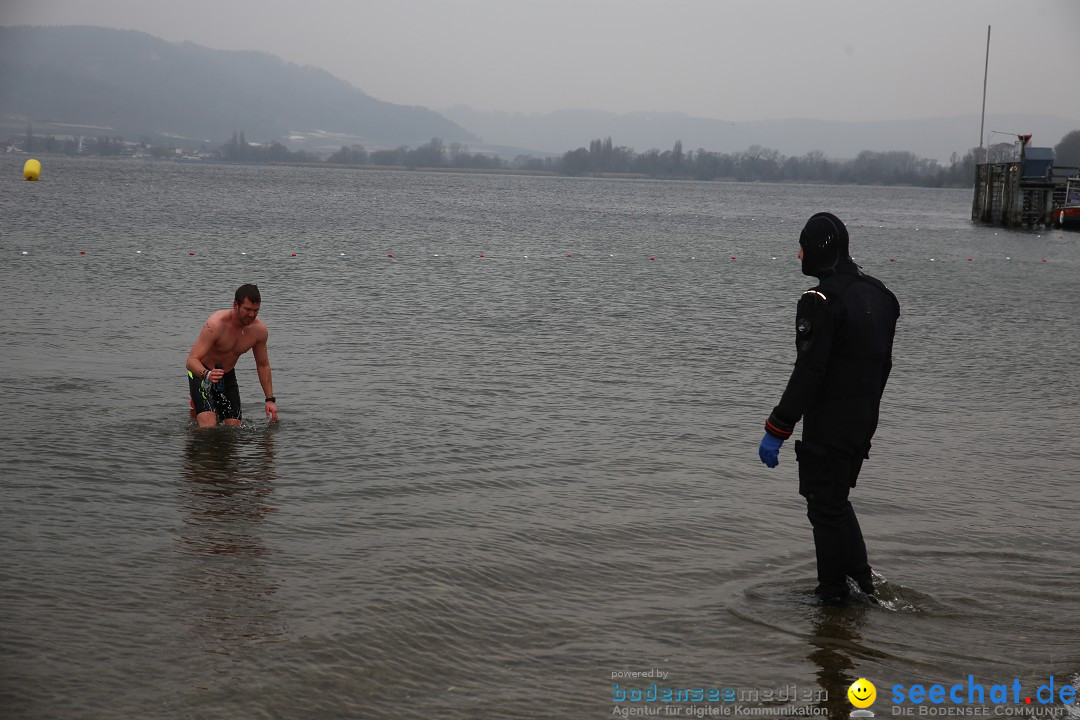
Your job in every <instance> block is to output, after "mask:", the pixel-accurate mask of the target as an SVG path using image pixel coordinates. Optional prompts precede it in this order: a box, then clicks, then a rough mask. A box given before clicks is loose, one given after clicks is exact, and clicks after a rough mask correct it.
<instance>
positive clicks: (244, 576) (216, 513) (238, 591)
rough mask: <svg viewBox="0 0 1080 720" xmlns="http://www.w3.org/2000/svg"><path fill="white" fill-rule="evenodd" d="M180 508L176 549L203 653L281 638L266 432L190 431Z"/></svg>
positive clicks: (269, 439) (270, 447)
mask: <svg viewBox="0 0 1080 720" xmlns="http://www.w3.org/2000/svg"><path fill="white" fill-rule="evenodd" d="M185 450H186V452H185V458H184V460H185V462H184V466H183V473H182V476H181V480H182V483H181V484H180V498H179V502H180V505H181V507H182V509H183V510H184V516H183V521H184V526H183V528H182V529H181V532H180V535H179V538H178V541H177V551H178V553H179V554H180V556H181V557H182V558H183V559H184V562H183V571H182V574H181V577H182V587H181V588H180V590H181V594H182V595H183V596H185V597H187V598H189V600H190V605H191V608H190V614H189V618H190V622H191V625H192V628H193V629H194V630H195V632H196V633H197V634H198V635H199V637H200V638H201V640H202V644H203V647H204V649H205V650H206V651H207V652H212V653H222V654H226V655H229V654H232V653H233V652H234V651H235V650H236V649H238V648H239V647H242V646H244V645H247V644H250V643H257V642H261V641H265V640H268V639H272V638H275V637H279V636H281V635H283V634H284V632H285V630H284V628H283V627H282V626H281V624H280V620H279V619H278V617H277V616H278V614H279V612H280V607H279V605H278V603H277V602H276V599H275V595H276V593H277V590H278V587H279V586H278V582H277V581H275V580H274V579H273V578H271V577H270V576H269V574H268V572H267V568H268V562H267V561H268V556H269V555H270V554H271V553H272V551H271V550H270V549H269V548H267V546H266V542H265V541H264V539H263V536H262V524H263V521H264V520H265V519H266V517H267V516H268V515H269V514H271V513H273V512H275V511H276V508H275V507H274V506H273V504H272V502H273V492H274V480H275V467H274V434H273V431H272V429H271V430H258V431H255V430H251V429H248V428H243V427H240V428H226V427H220V428H211V429H206V430H197V431H193V432H191V433H190V437H189V438H188V439H187V443H186V448H185Z"/></svg>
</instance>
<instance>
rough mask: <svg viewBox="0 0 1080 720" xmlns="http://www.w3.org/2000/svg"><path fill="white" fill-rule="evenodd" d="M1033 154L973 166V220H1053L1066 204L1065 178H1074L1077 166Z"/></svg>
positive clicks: (1005, 222)
mask: <svg viewBox="0 0 1080 720" xmlns="http://www.w3.org/2000/svg"><path fill="white" fill-rule="evenodd" d="M1042 149H1043V148H1031V151H1035V150H1042ZM1029 152H1030V151H1029ZM1032 154H1034V155H1036V157H1035V158H1031V157H1027V158H1025V157H1023V156H1022V157H1021V159H1020V160H1019V161H1017V162H1001V163H983V164H980V165H976V166H975V197H974V200H973V201H972V204H971V219H972V220H975V221H978V222H985V223H991V224H993V225H1003V226H1005V227H1021V226H1024V227H1034V226H1035V225H1045V226H1048V227H1049V226H1051V225H1053V224H1054V223H1055V221H1056V218H1057V217H1058V214H1057V212H1056V211H1058V210H1060V209H1061V207H1062V206H1063V205H1064V204H1065V186H1066V181H1067V180H1068V178H1070V177H1073V178H1075V177H1076V175H1077V173H1078V172H1080V168H1075V167H1056V166H1054V164H1053V159H1052V156H1051V158H1050V159H1049V162H1047V158H1044V157H1041V156H1040V155H1041V154H1040V153H1032Z"/></svg>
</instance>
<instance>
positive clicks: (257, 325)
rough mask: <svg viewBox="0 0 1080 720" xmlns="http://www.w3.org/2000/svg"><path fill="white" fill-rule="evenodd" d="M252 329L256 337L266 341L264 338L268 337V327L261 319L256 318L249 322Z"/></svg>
mask: <svg viewBox="0 0 1080 720" xmlns="http://www.w3.org/2000/svg"><path fill="white" fill-rule="evenodd" d="M251 325H252V329H253V330H254V331H255V337H256V339H258V340H260V341H262V342H266V339H267V338H269V337H270V328H268V327H266V323H264V322H263V321H262V320H259V319H256V320H255V322H253V323H251Z"/></svg>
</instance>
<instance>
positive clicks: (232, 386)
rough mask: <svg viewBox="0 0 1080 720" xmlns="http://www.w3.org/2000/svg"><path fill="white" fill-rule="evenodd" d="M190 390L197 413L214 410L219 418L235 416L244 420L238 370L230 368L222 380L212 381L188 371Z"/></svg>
mask: <svg viewBox="0 0 1080 720" xmlns="http://www.w3.org/2000/svg"><path fill="white" fill-rule="evenodd" d="M188 392H190V393H191V404H192V406H193V407H194V408H195V414H196V415H197V414H199V413H204V412H213V413H215V414H216V415H217V418H218V420H226V419H230V418H235V419H237V420H242V419H243V416H242V414H241V413H240V386H239V385H237V384H236V370H235V369H233V370H230V371H229V372H227V373H225V375H224V376H222V378H221V382H217V383H212V382H207V381H205V380H203V379H202V378H197V377H195V376H194V375H192V374H191V371H190V370H189V371H188Z"/></svg>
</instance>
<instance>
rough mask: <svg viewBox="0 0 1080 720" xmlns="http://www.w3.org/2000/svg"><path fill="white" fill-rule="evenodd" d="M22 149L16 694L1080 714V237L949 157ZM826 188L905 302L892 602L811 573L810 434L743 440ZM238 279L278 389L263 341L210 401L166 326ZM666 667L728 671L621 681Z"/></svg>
mask: <svg viewBox="0 0 1080 720" xmlns="http://www.w3.org/2000/svg"><path fill="white" fill-rule="evenodd" d="M21 163H22V158H11V157H8V158H3V159H0V171H2V172H0V288H2V293H3V306H4V307H3V309H4V313H3V318H2V320H0V330H2V347H0V363H2V368H3V376H4V378H5V383H4V392H3V403H2V404H0V428H2V430H0V433H2V435H0V438H2V440H3V442H2V443H0V465H2V466H3V468H4V469H3V473H2V475H3V479H2V480H0V552H2V556H3V562H2V564H0V598H2V599H0V708H3V710H2V712H0V715H2V716H3V717H11V718H80V719H81V718H120V717H127V718H351V717H356V718H361V717H363V718H411V717H417V718H452V719H463V718H549V717H550V718H591V717H595V718H604V717H612V716H614V715H617V714H618V713H620V712H621V711H622V710H625V709H629V708H635V709H639V710H642V709H647V710H654V711H658V712H660V713H667V715H668V716H681V717H690V716H692V713H693V712H698V713H699V715H698V716H701V715H704V714H705V713H706V712H711V710H710V708H711V709H712V710H716V712H718V713H719V712H723V711H724V710H725V709H727V710H729V711H730V710H732V709H733V708H737V707H738V708H748V707H753V708H769V710H768V711H767V712H771V713H773V715H774V716H780V715H784V714H790V713H791V712H793V711H792V710H791V708H793V707H796V706H798V707H809V708H811V710H812V711H813V712H818V713H821V714H824V715H828V716H831V717H835V718H842V717H847V714H848V713H849V712H850V711H851V710H852V709H853V708H852V706H851V704H850V703H849V702H848V699H847V696H846V693H847V689H848V686H849V685H850V684H851V683H852V682H853V681H855V680H856V679H858V678H866V679H868V680H870V681H871V682H873V683H874V684H875V685H876V686H877V692H878V699H877V701H876V703H875V705H874V706H873V708H872V710H874V711H875V712H876V714H877V716H879V717H881V716H888V715H893V714H895V713H896V711H895V710H894V706H902V707H908V708H914V712H915V713H916V714H918V712H919V709H920V707H921V708H922V709H923V710H925V709H926V708H927V705H926V704H923V705H921V706H920V705H916V704H913V703H911V702H907V703H895V702H893V699H892V696H893V694H894V690H893V688H894V686H896V685H901V686H904V688H910V686H912V685H915V684H922V685H924V686H926V687H929V686H931V685H933V684H942V685H944V686H945V687H946V688H949V687H950V686H952V685H954V684H957V683H963V684H964V688H965V690H964V693H965V696H966V693H967V688H968V683H969V682H971V683H981V684H982V685H984V686H985V688H986V690H987V692H989V691H990V688H991V686H993V685H1008V686H1009V687H1010V688H1011V687H1012V684H1013V683H1014V681H1016V682H1018V683H1019V685H1020V687H1021V688H1022V690H1021V695H1020V696H1019V702H1018V703H1014V702H1012V698H1011V697H1010V698H1009V702H1008V703H1007V704H996V705H995V704H994V703H991V702H990V699H989V697H987V700H986V702H985V705H986V707H987V708H988V711H989V713H990V715H991V716H993V715H995V713H997V714H1000V712H1004V711H1005V709H1006V708H1008V710H1009V712H1010V713H1011V712H1012V711H1013V710H1015V711H1017V712H1031V711H1032V707H1033V706H1034V708H1035V710H1037V711H1041V712H1045V711H1049V710H1053V711H1055V712H1058V713H1066V714H1067V713H1068V712H1070V711H1071V710H1072V709H1073V708H1074V707H1075V705H1070V704H1067V703H1065V704H1063V703H1061V702H1058V704H1057V705H1056V706H1055V707H1043V706H1041V704H1040V703H1039V701H1038V698H1036V691H1037V689H1038V688H1039V686H1041V685H1047V684H1048V683H1050V681H1051V677H1053V682H1054V685H1055V692H1060V690H1061V688H1063V687H1067V686H1069V685H1071V684H1076V683H1077V676H1078V674H1080V642H1078V632H1077V628H1078V626H1080V583H1078V575H1077V545H1078V541H1080V531H1078V524H1077V507H1078V499H1080V491H1078V489H1077V481H1078V475H1080V443H1078V442H1077V439H1076V427H1077V426H1078V425H1080V406H1078V403H1077V399H1078V394H1080V393H1078V390H1080V381H1078V374H1077V362H1076V358H1077V357H1078V355H1080V328H1078V323H1077V309H1078V307H1080V243H1078V240H1080V236H1078V235H1077V234H1069V233H1064V232H1060V231H1047V230H1041V231H1039V230H1036V231H1010V230H1004V229H1001V228H994V227H985V226H977V225H973V224H972V223H971V222H970V221H969V219H968V218H969V215H970V202H971V194H970V192H969V191H966V190H965V191H961V190H925V189H908V188H866V187H816V186H786V185H785V186H780V185H752V184H725V183H711V184H707V183H682V182H651V181H619V180H591V179H570V178H545V177H518V176H501V175H449V174H427V173H419V172H414V173H409V172H376V171H347V170H329V169H304V168H278V167H240V166H224V165H209V166H195V165H174V164H165V163H162V164H156V163H138V162H133V161H116V162H107V161H95V160H69V159H58V158H45V160H44V163H43V165H44V167H43V172H42V180H41V181H40V182H38V183H26V182H23V181H22V179H21ZM819 210H831V211H832V212H835V213H837V214H838V215H839V216H840V217H842V218H844V219H845V220H846V221H847V222H848V225H849V228H850V231H851V236H852V249H853V254H854V255H855V256H856V260H857V261H858V262H859V263H860V264H861V265H863V267H864V269H865V270H866V271H867V272H869V273H871V274H873V275H875V276H877V277H879V278H880V279H881V280H883V281H884V282H885V283H887V284H888V285H889V286H890V288H892V289H893V290H894V292H895V293H896V295H897V296H898V297H899V298H900V302H901V304H902V312H903V315H902V318H901V324H900V326H899V329H898V334H897V340H896V357H895V370H894V372H893V376H892V379H891V380H890V383H889V387H888V389H887V390H886V394H885V398H884V401H883V406H882V422H881V426H880V428H879V430H878V434H877V436H876V438H875V442H874V448H873V451H872V457H871V459H870V460H869V461H868V462H867V463H866V465H865V466H864V470H863V473H862V476H861V477H860V480H859V485H858V488H857V489H856V490H855V491H854V492H853V496H852V499H853V503H854V504H855V507H856V509H857V511H858V512H859V515H860V519H861V522H862V526H863V531H864V534H865V536H866V541H867V546H868V549H869V553H870V560H871V563H872V564H873V565H874V567H875V570H876V571H877V573H879V577H878V582H879V584H880V591H881V596H882V598H883V603H882V604H881V605H880V606H877V607H875V606H870V605H862V604H858V603H856V604H853V605H852V606H850V607H844V608H824V607H820V606H818V605H816V604H815V603H814V602H813V599H812V590H813V587H814V584H815V580H814V553H813V542H812V537H811V531H810V527H809V523H808V521H807V520H806V517H805V506H804V503H803V500H802V498H800V497H799V495H798V493H797V480H796V465H795V461H794V455H793V453H792V450H791V447H790V443H789V444H788V445H786V446H785V447H784V448H783V449H782V451H781V461H780V466H779V468H777V469H775V470H769V469H767V468H765V467H764V466H763V465H762V464H761V463H760V461H759V460H758V458H757V445H758V442H759V440H760V438H761V435H762V432H763V424H764V421H765V418H766V416H767V415H768V414H769V412H770V410H771V409H772V407H773V405H775V403H776V402H777V400H778V399H779V397H780V394H781V392H782V391H783V388H784V385H785V383H786V380H787V377H788V374H789V373H790V369H791V363H792V362H793V359H794V352H795V349H794V342H793V340H794V338H793V330H794V328H793V325H794V310H795V303H796V302H797V300H798V297H799V295H800V294H801V293H802V291H803V290H805V289H806V288H808V287H810V286H812V285H813V284H814V281H813V280H812V279H810V278H806V277H804V276H802V275H801V274H800V272H799V267H798V262H797V260H796V259H795V252H796V250H797V244H796V243H797V236H798V231H799V229H800V228H801V225H802V223H803V222H804V221H805V219H806V218H807V217H808V216H809V215H810V214H812V213H813V212H816V211H819ZM84 252H85V254H83V253H84ZM245 282H256V283H258V284H259V286H260V288H261V290H262V294H263V304H262V312H261V317H262V318H263V319H264V320H265V322H266V324H267V325H268V327H269V328H270V342H269V348H270V358H271V363H272V366H273V371H274V391H275V394H276V395H277V397H278V401H279V403H278V405H279V409H280V412H281V421H280V422H279V423H277V424H276V425H274V426H269V425H268V424H267V423H266V422H265V420H264V419H263V418H262V417H261V403H259V402H258V401H259V399H260V392H261V391H260V388H259V385H258V382H257V378H256V375H255V370H254V363H253V361H252V360H251V359H250V356H245V357H244V358H243V359H242V360H241V362H240V365H239V366H238V371H237V372H238V376H239V382H240V389H241V394H242V397H243V399H244V401H245V408H246V414H245V422H244V425H243V426H242V427H241V428H239V429H236V430H228V429H220V430H214V431H209V432H198V431H196V430H194V429H193V426H192V423H191V421H190V420H189V418H188V415H187V403H188V401H187V383H186V377H185V371H184V361H185V358H186V355H187V353H188V350H189V349H190V347H191V345H192V343H193V342H194V339H195V336H196V334H197V331H198V329H199V327H200V325H201V324H202V322H203V321H204V320H205V319H206V317H207V316H209V315H210V313H212V312H213V311H215V310H218V309H223V308H227V307H229V306H230V304H231V300H232V293H233V291H234V290H235V288H236V287H237V286H238V285H240V284H241V283H245ZM656 671H660V673H663V675H660V676H656ZM649 672H652V673H653V676H652V677H650V676H648V675H638V676H633V675H627V673H649ZM969 676H971V679H970V680H969ZM652 683H656V684H657V686H658V687H660V689H661V690H662V689H663V688H664V687H670V688H677V687H686V688H691V687H700V688H717V689H723V688H731V689H733V690H734V691H737V692H738V693H740V697H741V700H739V701H737V702H724V701H722V700H721V701H707V700H706V701H702V702H697V703H693V702H685V701H684V702H666V703H665V702H651V703H650V702H648V701H647V699H643V700H642V701H641V702H637V703H633V702H629V701H627V702H616V700H618V699H619V695H618V693H619V692H625V691H626V690H627V688H630V692H631V693H633V688H634V687H637V688H644V689H645V691H646V692H647V691H648V688H649V687H650V686H651V684H652ZM615 684H617V687H616V685H615ZM792 686H794V688H792ZM782 692H786V693H788V694H789V695H794V696H796V697H793V698H791V699H792V700H797V702H788V701H787V700H785V697H786V696H784V695H782V694H781V693H782ZM904 692H907V691H906V689H905V690H904ZM1010 692H1011V690H1010ZM753 693H757V695H756V696H755V695H753ZM768 693H772V694H771V696H770V695H769V694H768ZM804 695H806V696H811V698H810V699H809V700H807V699H805V698H804ZM1027 697H1031V698H1033V705H1029V704H1027V703H1025V702H1024V700H1025V699H1026V698H1027ZM1059 700H1060V698H1059ZM937 707H939V706H935V708H937ZM945 707H951V708H952V709H953V710H956V709H957V707H958V706H955V705H942V706H940V708H942V709H943V708H945ZM784 708H787V710H785V709H784ZM968 709H970V707H969V708H968ZM1074 717H1075V715H1074Z"/></svg>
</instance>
